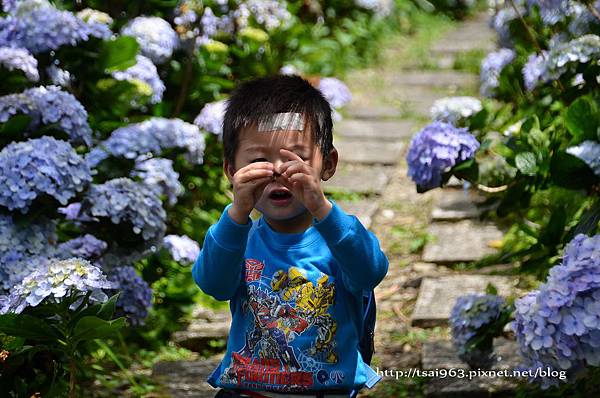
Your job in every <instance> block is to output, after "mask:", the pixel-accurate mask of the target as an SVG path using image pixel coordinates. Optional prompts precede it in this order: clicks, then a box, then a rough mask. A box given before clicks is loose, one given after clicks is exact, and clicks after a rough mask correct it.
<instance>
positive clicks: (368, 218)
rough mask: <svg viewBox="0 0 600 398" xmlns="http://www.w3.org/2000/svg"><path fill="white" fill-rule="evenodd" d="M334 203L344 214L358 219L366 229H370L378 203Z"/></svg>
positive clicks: (366, 201)
mask: <svg viewBox="0 0 600 398" xmlns="http://www.w3.org/2000/svg"><path fill="white" fill-rule="evenodd" d="M336 203H337V204H338V205H339V206H340V207H341V208H342V210H344V212H345V213H346V214H350V215H354V216H356V217H358V219H359V220H360V222H361V224H362V225H363V226H364V227H365V228H366V229H369V228H371V222H372V220H373V215H374V214H375V212H376V211H377V209H378V208H379V203H378V202H377V201H375V200H367V199H363V200H353V201H348V200H338V201H336Z"/></svg>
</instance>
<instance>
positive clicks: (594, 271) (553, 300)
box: [511, 234, 600, 388]
mask: <svg viewBox="0 0 600 398" xmlns="http://www.w3.org/2000/svg"><path fill="white" fill-rule="evenodd" d="M515 307H516V311H515V320H514V321H513V322H511V327H512V329H513V330H514V332H515V335H516V338H517V342H518V344H519V349H520V351H521V354H522V356H523V357H524V358H525V363H524V364H523V367H524V368H525V369H533V368H537V367H543V368H544V369H545V368H546V367H550V368H551V369H562V370H566V371H567V379H568V380H574V379H575V378H576V377H577V376H578V375H580V374H582V373H584V371H585V369H586V367H588V366H596V367H597V366H600V235H595V236H593V237H588V236H586V235H584V234H578V235H576V236H575V237H574V238H573V240H572V241H571V242H569V244H568V245H567V246H566V248H565V251H564V255H563V260H562V263H561V264H559V265H556V266H554V267H553V268H551V269H550V272H549V275H548V278H547V280H546V282H545V283H543V284H541V285H540V288H539V289H538V290H535V291H533V292H530V293H528V294H527V295H525V296H524V297H522V298H520V299H518V300H517V301H516V302H515ZM538 381H541V383H542V387H543V388H547V387H549V386H551V385H557V384H558V381H557V380H556V379H554V378H550V377H545V378H542V379H541V380H538Z"/></svg>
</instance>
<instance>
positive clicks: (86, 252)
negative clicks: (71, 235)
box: [58, 234, 108, 260]
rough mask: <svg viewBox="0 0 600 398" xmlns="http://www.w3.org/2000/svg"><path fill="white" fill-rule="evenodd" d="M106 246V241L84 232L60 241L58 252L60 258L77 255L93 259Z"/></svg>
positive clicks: (98, 255)
mask: <svg viewBox="0 0 600 398" xmlns="http://www.w3.org/2000/svg"><path fill="white" fill-rule="evenodd" d="M107 247H108V245H107V243H106V242H104V241H103V240H100V239H98V238H96V237H95V236H94V235H90V234H85V235H83V236H80V237H77V238H75V239H71V240H68V241H66V242H63V243H61V244H60V245H58V252H59V253H60V257H61V258H70V257H79V258H84V259H86V260H93V259H96V258H98V257H100V256H101V255H102V253H103V252H104V251H105V250H106V248H107Z"/></svg>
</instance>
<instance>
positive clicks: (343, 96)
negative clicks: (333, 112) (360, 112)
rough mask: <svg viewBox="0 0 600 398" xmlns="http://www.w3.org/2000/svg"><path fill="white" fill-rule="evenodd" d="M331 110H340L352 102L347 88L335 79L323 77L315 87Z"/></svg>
mask: <svg viewBox="0 0 600 398" xmlns="http://www.w3.org/2000/svg"><path fill="white" fill-rule="evenodd" d="M317 88H318V89H319V90H320V91H321V93H323V96H324V97H325V98H326V99H327V101H329V103H330V104H331V106H332V107H333V108H341V107H342V106H344V105H346V104H347V103H349V102H350V101H351V100H352V93H350V89H348V86H346V85H345V84H344V82H342V81H341V80H340V79H336V78H335V77H324V78H322V79H321V80H320V81H319V86H318V87H317Z"/></svg>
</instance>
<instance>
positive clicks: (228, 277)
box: [192, 204, 252, 300]
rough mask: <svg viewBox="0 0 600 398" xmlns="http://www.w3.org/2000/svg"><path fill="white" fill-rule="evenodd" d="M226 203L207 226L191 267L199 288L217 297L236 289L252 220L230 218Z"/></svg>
mask: <svg viewBox="0 0 600 398" xmlns="http://www.w3.org/2000/svg"><path fill="white" fill-rule="evenodd" d="M231 205H232V204H228V205H227V206H226V207H225V210H224V211H223V214H221V218H220V219H219V221H218V222H217V223H216V224H213V225H211V226H210V228H209V229H208V231H207V233H206V237H205V238H204V244H203V245H202V249H201V250H200V255H199V256H198V258H197V259H196V262H195V263H194V265H193V267H192V276H193V278H194V281H195V282H196V284H198V286H199V287H200V289H202V291H203V292H204V293H206V294H209V295H211V296H213V297H214V298H216V299H217V300H229V299H231V298H232V297H233V296H234V294H235V291H236V290H237V288H238V286H239V284H240V280H241V275H242V265H243V262H244V253H245V251H246V242H247V241H248V233H249V232H250V229H251V227H252V221H251V220H250V218H248V222H247V223H246V224H238V223H237V222H235V221H233V220H232V219H231V217H229V214H228V212H227V210H228V209H229V207H231Z"/></svg>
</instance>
